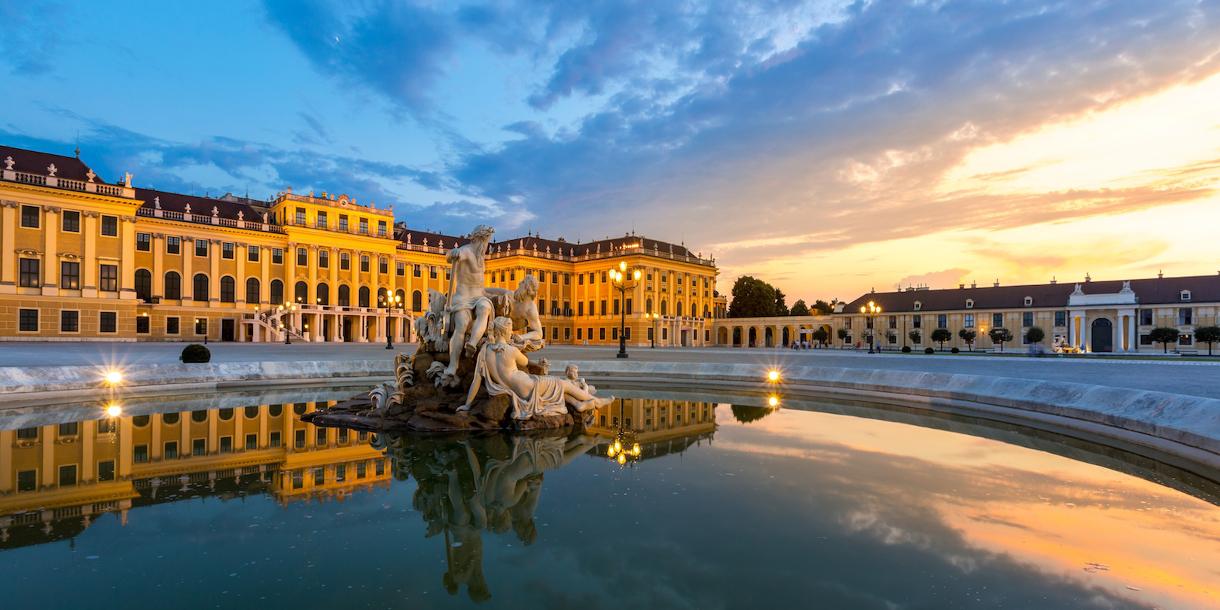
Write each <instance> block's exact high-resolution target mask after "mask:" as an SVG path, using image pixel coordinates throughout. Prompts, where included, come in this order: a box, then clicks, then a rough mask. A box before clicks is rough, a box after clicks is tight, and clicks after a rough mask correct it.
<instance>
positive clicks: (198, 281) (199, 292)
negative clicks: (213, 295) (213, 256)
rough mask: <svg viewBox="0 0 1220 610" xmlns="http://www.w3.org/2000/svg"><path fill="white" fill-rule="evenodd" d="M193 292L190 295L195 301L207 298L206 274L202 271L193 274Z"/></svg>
mask: <svg viewBox="0 0 1220 610" xmlns="http://www.w3.org/2000/svg"><path fill="white" fill-rule="evenodd" d="M194 291H195V294H194V295H192V296H193V297H194V299H195V300H196V301H207V300H208V276H207V275H204V274H202V273H196V274H195V283H194Z"/></svg>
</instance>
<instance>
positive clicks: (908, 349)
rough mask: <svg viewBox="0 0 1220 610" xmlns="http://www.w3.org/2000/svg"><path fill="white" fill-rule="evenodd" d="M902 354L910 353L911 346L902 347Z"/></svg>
mask: <svg viewBox="0 0 1220 610" xmlns="http://www.w3.org/2000/svg"><path fill="white" fill-rule="evenodd" d="M902 353H904V354H909V353H911V346H909V345H904V346H902Z"/></svg>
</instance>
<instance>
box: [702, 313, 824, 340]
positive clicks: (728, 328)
mask: <svg viewBox="0 0 1220 610" xmlns="http://www.w3.org/2000/svg"><path fill="white" fill-rule="evenodd" d="M833 319H834V318H833V317H832V316H781V317H770V318H719V319H717V320H715V321H714V322H713V332H712V338H713V344H714V345H716V346H720V347H740V348H750V347H754V348H764V347H786V346H789V345H791V344H792V343H793V342H795V341H802V340H804V341H806V342H808V343H809V344H810V345H813V344H814V343H815V341H814V340H813V337H812V335H813V333H814V331H816V330H818V329H819V328H820V329H822V330H824V331H826V336H827V344H832V343H833V342H834V341H835V332H834V328H835V326H834V324H832V321H833Z"/></svg>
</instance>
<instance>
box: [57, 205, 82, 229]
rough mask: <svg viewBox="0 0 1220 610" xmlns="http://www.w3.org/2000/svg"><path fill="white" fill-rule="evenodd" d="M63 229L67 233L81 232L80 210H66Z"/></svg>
mask: <svg viewBox="0 0 1220 610" xmlns="http://www.w3.org/2000/svg"><path fill="white" fill-rule="evenodd" d="M60 230H61V231H64V232H67V233H80V212H77V211H76V210H64V216H63V226H62V227H60Z"/></svg>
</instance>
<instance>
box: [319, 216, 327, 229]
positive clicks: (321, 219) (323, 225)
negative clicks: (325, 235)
mask: <svg viewBox="0 0 1220 610" xmlns="http://www.w3.org/2000/svg"><path fill="white" fill-rule="evenodd" d="M318 228H319V229H325V228H327V226H326V212H318Z"/></svg>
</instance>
